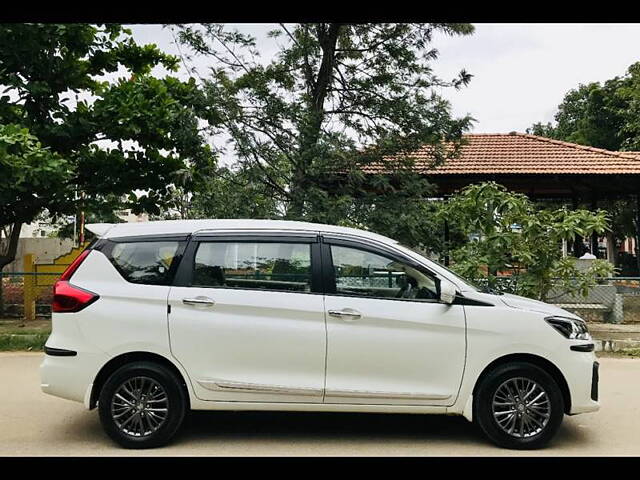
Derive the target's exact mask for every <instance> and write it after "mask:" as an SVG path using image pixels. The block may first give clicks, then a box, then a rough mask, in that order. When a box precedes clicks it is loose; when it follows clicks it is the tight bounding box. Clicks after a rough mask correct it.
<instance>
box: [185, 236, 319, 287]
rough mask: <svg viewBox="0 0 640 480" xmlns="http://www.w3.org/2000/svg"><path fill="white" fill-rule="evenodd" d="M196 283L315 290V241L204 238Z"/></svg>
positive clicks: (199, 247) (201, 244)
mask: <svg viewBox="0 0 640 480" xmlns="http://www.w3.org/2000/svg"><path fill="white" fill-rule="evenodd" d="M192 285H193V286H200V287H232V288H233V287H235V288H251V289H264V290H285V291H294V292H309V291H311V245H310V244H308V243H276V242H269V243H267V242H263V243H261V242H255V243H254V242H202V243H200V245H199V246H198V250H197V252H196V257H195V264H194V271H193V281H192Z"/></svg>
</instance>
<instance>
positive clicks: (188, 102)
mask: <svg viewBox="0 0 640 480" xmlns="http://www.w3.org/2000/svg"><path fill="white" fill-rule="evenodd" d="M177 65H178V60H177V59H176V58H175V57H172V56H170V55H166V54H164V53H162V52H160V51H159V50H158V49H157V48H156V47H155V46H154V45H145V46H140V45H136V43H135V42H134V41H133V39H132V37H131V35H130V32H129V31H128V30H126V29H123V28H122V27H121V26H119V25H102V26H92V25H85V24H65V25H56V24H46V25H43V24H0V87H1V88H2V89H3V93H2V96H0V124H2V125H19V126H20V127H19V128H26V129H28V132H29V135H31V137H30V140H29V142H32V144H33V145H35V144H37V143H38V142H39V143H40V144H41V146H42V147H43V148H45V149H46V151H47V152H49V153H50V154H51V155H52V156H51V157H50V160H49V163H48V164H45V163H43V164H42V166H41V167H38V168H49V167H47V165H49V166H50V167H51V174H52V176H51V181H52V182H55V183H52V182H50V183H51V184H50V188H51V192H54V191H55V201H53V200H54V197H53V196H51V195H43V196H39V195H38V194H37V193H36V192H33V193H34V194H33V195H26V196H25V195H23V196H22V197H20V195H21V190H20V188H22V187H21V185H22V183H21V175H23V173H21V172H20V171H19V170H16V169H14V168H11V169H9V170H8V174H9V175H8V176H6V177H3V179H2V181H3V183H4V184H3V188H4V189H5V193H6V195H7V196H8V197H11V196H14V197H15V198H22V199H23V200H22V202H21V203H20V206H15V204H12V205H14V206H15V208H14V209H13V210H11V209H7V210H5V211H4V212H3V216H2V217H1V218H0V227H1V228H3V229H5V230H8V229H11V230H12V231H16V230H20V227H21V224H22V223H25V222H30V221H32V220H33V218H34V217H35V215H36V214H38V213H39V212H41V211H42V210H43V209H46V210H47V211H48V212H49V214H51V215H52V216H54V217H55V216H56V215H60V214H68V213H75V212H76V211H77V210H83V211H88V212H94V213H96V212H100V211H109V212H110V211H112V210H113V209H114V208H131V209H133V210H134V211H135V212H142V211H147V212H159V207H160V206H161V205H164V204H165V202H166V199H167V196H168V193H169V189H170V185H171V180H172V178H173V176H174V174H175V172H176V171H177V170H180V169H182V168H185V166H190V167H192V168H194V167H197V166H200V165H209V164H211V163H212V162H214V157H213V154H212V151H211V149H210V148H209V147H208V146H207V144H206V141H205V139H204V137H203V136H202V132H201V131H200V127H199V124H198V123H199V120H201V119H202V118H206V119H207V121H208V122H209V123H210V124H212V125H213V124H215V115H216V113H215V111H214V107H213V106H211V104H206V105H205V104H204V102H203V100H204V97H203V96H202V94H201V93H200V92H199V90H198V88H197V86H196V84H195V82H194V81H191V82H186V83H185V82H181V81H179V80H178V79H176V78H174V77H171V76H165V77H164V78H155V77H153V76H152V75H151V70H152V68H154V67H158V68H164V69H166V70H168V71H174V70H176V69H177ZM110 74H111V75H115V74H120V77H119V78H117V79H115V80H111V81H109V80H107V79H106V76H108V75H110ZM209 100H211V99H209ZM21 131H22V130H21ZM25 135H26V134H25ZM36 139H37V140H36ZM34 148H35V147H34ZM27 151H28V149H27ZM54 154H55V155H54ZM54 159H55V160H54ZM12 161H13V162H16V165H17V164H18V163H19V162H20V161H19V160H17V159H14V160H12ZM22 161H23V162H27V161H29V160H28V157H25V159H23V160H22ZM63 161H64V166H65V167H64V169H65V172H66V173H65V175H62V174H61V173H60V172H61V171H62V170H59V171H57V172H58V173H60V174H54V172H53V169H54V168H53V166H52V165H53V163H55V164H56V165H57V166H58V167H59V168H62V167H61V165H62V163H61V162H63ZM58 167H56V168H58ZM36 170H37V169H36ZM194 170H196V171H197V168H194ZM35 188H37V187H35ZM136 192H137V193H136ZM14 256H15V251H13V253H12V252H11V251H7V255H6V256H5V257H4V258H3V260H2V262H5V263H2V262H0V267H2V266H4V265H5V264H6V263H8V262H7V260H8V261H9V262H10V261H12V260H13V258H14Z"/></svg>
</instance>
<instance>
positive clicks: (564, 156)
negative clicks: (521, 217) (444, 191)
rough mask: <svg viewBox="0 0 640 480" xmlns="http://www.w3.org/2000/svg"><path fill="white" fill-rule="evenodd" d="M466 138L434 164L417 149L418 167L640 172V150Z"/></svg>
mask: <svg viewBox="0 0 640 480" xmlns="http://www.w3.org/2000/svg"><path fill="white" fill-rule="evenodd" d="M463 138H464V139H465V144H464V145H463V146H462V148H461V152H460V156H459V157H458V158H454V159H450V160H447V161H446V162H445V163H444V164H442V165H440V166H438V167H435V168H429V167H430V164H431V162H432V156H431V154H430V150H429V148H428V147H425V148H422V149H420V150H418V151H417V152H416V154H415V156H414V158H415V160H416V163H415V170H416V171H418V172H420V173H425V174H429V175H471V174H583V175H584V174H596V175H602V174H640V152H611V151H609V150H603V149H601V148H594V147H587V146H584V145H578V144H575V143H568V142H562V141H560V140H552V139H549V138H545V137H539V136H536V135H529V134H525V133H517V132H513V133H498V134H492V133H476V134H466V135H463ZM364 170H365V172H367V173H378V172H381V171H384V167H383V165H381V164H378V165H369V166H367V167H365V169H364Z"/></svg>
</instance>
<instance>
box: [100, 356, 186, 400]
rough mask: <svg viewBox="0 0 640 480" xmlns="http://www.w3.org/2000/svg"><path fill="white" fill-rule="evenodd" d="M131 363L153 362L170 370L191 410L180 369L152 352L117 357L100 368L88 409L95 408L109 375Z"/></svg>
mask: <svg viewBox="0 0 640 480" xmlns="http://www.w3.org/2000/svg"><path fill="white" fill-rule="evenodd" d="M133 362H153V363H157V364H159V365H162V366H164V367H166V368H168V369H169V370H171V371H172V372H173V373H174V374H175V375H176V377H178V379H179V380H180V386H181V387H182V389H183V391H184V395H185V401H186V402H187V405H186V408H187V410H189V409H190V408H191V397H190V395H189V387H188V386H187V381H186V379H185V377H184V375H183V374H182V372H181V371H180V369H178V367H176V365H175V364H174V363H173V362H172V361H171V360H169V359H168V358H166V357H163V356H162V355H159V354H157V353H152V352H143V351H138V352H127V353H123V354H120V355H117V356H115V357H113V358H112V359H111V360H109V361H108V362H107V363H105V364H104V365H103V366H102V368H101V369H100V371H99V372H98V374H97V375H96V378H95V380H94V381H93V386H92V388H91V397H90V399H89V409H94V408H95V407H96V405H97V403H98V397H99V396H100V390H102V386H103V385H104V383H105V382H106V381H107V379H108V378H109V377H110V376H111V374H113V372H115V371H116V370H118V369H119V368H120V367H122V366H124V365H126V364H128V363H133Z"/></svg>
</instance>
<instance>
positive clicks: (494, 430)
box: [474, 362, 564, 449]
mask: <svg viewBox="0 0 640 480" xmlns="http://www.w3.org/2000/svg"><path fill="white" fill-rule="evenodd" d="M474 412H475V413H474V417H475V419H476V422H477V423H478V425H479V426H480V428H481V429H482V431H483V432H484V433H485V434H486V435H487V437H489V439H490V440H492V441H493V442H494V443H496V444H497V445H499V446H501V447H505V448H513V449H535V448H540V447H543V446H544V445H546V443H547V442H548V441H549V440H551V438H552V437H553V436H554V435H555V433H556V432H557V430H558V428H559V427H560V424H561V423H562V419H563V417H564V402H563V398H562V392H561V391H560V387H559V386H558V384H557V383H556V381H555V380H554V379H553V377H551V375H549V374H548V373H547V372H545V371H544V370H543V369H541V368H540V367H538V366H536V365H533V364H530V363H526V362H514V363H510V364H506V365H501V366H499V367H497V368H496V369H495V370H493V371H492V372H490V373H489V374H488V375H487V376H486V377H484V379H483V380H482V382H481V384H480V385H479V387H478V389H477V391H476V395H475V398H474Z"/></svg>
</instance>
